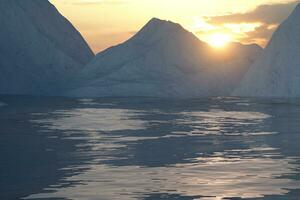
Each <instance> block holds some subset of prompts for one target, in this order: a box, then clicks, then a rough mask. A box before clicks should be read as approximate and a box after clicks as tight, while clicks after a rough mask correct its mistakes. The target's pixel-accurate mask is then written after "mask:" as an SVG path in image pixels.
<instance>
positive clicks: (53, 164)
mask: <svg viewBox="0 0 300 200" xmlns="http://www.w3.org/2000/svg"><path fill="white" fill-rule="evenodd" d="M0 199H1V200H10V199H12V200H13V199H49V200H58V199H72V200H73V199H74V200H162V199H163V200H166V199H167V200H173V199H179V200H193V199H200V200H222V199H224V200H225V199H226V200H228V199H232V200H239V199H256V200H260V199H263V200H264V199H268V200H299V199H300V100H297V99H294V100H285V99H240V98H210V99H189V100H174V99H173V100H170V99H153V98H103V99H68V98H56V97H30V96H0Z"/></svg>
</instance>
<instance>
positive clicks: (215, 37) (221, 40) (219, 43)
mask: <svg viewBox="0 0 300 200" xmlns="http://www.w3.org/2000/svg"><path fill="white" fill-rule="evenodd" d="M231 41H232V38H231V36H230V35H228V34H224V33H215V34H212V35H210V36H209V37H208V39H207V42H208V43H209V44H210V45H211V46H213V47H215V48H223V47H225V46H226V45H227V44H228V43H229V42H231Z"/></svg>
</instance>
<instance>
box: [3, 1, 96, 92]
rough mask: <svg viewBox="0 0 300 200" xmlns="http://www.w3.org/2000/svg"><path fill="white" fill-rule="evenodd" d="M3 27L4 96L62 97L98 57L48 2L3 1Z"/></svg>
mask: <svg viewBox="0 0 300 200" xmlns="http://www.w3.org/2000/svg"><path fill="white" fill-rule="evenodd" d="M0 27H1V30H0V93H2V94H3V93H5V94H50V95H52V94H61V91H62V90H63V87H62V86H66V85H67V84H66V83H67V80H68V79H69V78H70V77H72V76H73V75H74V74H75V73H77V71H78V70H80V69H82V68H83V66H84V65H86V64H87V63H88V62H89V61H90V60H91V59H92V58H93V56H94V55H93V53H92V51H91V50H90V48H89V46H88V45H87V43H86V42H85V41H84V39H83V38H82V36H81V35H80V33H79V32H78V31H77V30H76V29H75V28H74V27H73V26H72V24H71V23H70V22H69V21H68V20H67V19H65V18H64V17H63V16H62V15H60V13H59V12H58V11H57V10H56V8H55V7H54V6H53V5H52V4H51V3H49V2H48V1H46V0H43V1H42V0H1V1H0Z"/></svg>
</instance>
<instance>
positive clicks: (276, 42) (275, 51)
mask: <svg viewBox="0 0 300 200" xmlns="http://www.w3.org/2000/svg"><path fill="white" fill-rule="evenodd" d="M299 86H300V4H299V5H298V6H297V7H296V9H295V10H294V12H293V13H292V14H291V15H290V16H289V17H288V19H287V20H286V21H284V22H283V23H282V24H281V25H280V26H279V28H278V29H277V31H276V32H275V33H274V35H273V37H272V39H271V41H270V42H269V44H268V46H267V47H266V49H265V50H264V53H263V55H262V56H261V57H260V58H259V59H258V60H257V61H256V62H255V63H254V65H253V66H252V67H251V68H250V69H249V72H248V73H247V74H246V76H245V78H244V79H243V80H242V82H241V84H240V85H239V86H238V87H237V89H236V90H235V91H234V93H233V95H235V96H254V97H300V87H299Z"/></svg>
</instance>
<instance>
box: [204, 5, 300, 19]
mask: <svg viewBox="0 0 300 200" xmlns="http://www.w3.org/2000/svg"><path fill="white" fill-rule="evenodd" d="M298 3H299V1H294V2H290V3H280V4H269V5H260V6H258V7H257V8H256V9H254V10H252V11H250V12H247V13H236V14H229V15H223V16H215V17H209V20H208V22H209V23H212V24H224V23H242V22H262V23H265V24H279V23H281V22H282V21H283V20H284V19H286V18H287V16H289V15H290V13H291V12H292V11H293V9H294V8H295V7H296V5H297V4H298Z"/></svg>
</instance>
